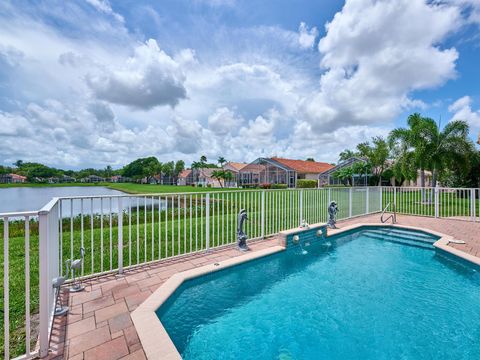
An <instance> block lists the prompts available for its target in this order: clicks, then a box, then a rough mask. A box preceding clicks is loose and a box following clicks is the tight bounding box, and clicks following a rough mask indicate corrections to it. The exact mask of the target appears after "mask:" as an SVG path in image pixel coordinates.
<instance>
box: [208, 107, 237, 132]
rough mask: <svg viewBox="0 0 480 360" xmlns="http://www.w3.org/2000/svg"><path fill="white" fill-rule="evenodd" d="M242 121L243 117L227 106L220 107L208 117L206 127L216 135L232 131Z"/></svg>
mask: <svg viewBox="0 0 480 360" xmlns="http://www.w3.org/2000/svg"><path fill="white" fill-rule="evenodd" d="M242 123H243V119H242V118H241V117H240V116H237V115H235V113H234V112H233V111H232V110H230V109H229V108H227V107H221V108H218V109H216V110H215V112H214V113H213V114H212V115H210V116H209V117H208V128H209V129H210V130H212V131H213V132H214V133H215V134H216V135H226V134H228V133H233V132H234V131H235V129H236V128H239V127H240V126H241V125H242Z"/></svg>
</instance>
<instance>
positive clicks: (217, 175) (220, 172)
mask: <svg viewBox="0 0 480 360" xmlns="http://www.w3.org/2000/svg"><path fill="white" fill-rule="evenodd" d="M224 175H225V173H224V171H223V170H214V171H212V175H211V176H212V178H214V179H217V181H218V182H219V184H220V186H221V187H222V188H223V183H222V180H223V179H224Z"/></svg>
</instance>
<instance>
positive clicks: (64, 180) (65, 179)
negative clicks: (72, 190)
mask: <svg viewBox="0 0 480 360" xmlns="http://www.w3.org/2000/svg"><path fill="white" fill-rule="evenodd" d="M75 181H77V179H75V178H74V177H72V176H68V175H63V176H62V177H61V178H60V182H62V183H72V182H75Z"/></svg>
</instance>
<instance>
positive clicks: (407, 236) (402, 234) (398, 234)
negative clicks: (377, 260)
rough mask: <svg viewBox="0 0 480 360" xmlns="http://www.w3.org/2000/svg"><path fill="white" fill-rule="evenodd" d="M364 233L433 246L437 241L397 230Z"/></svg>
mask: <svg viewBox="0 0 480 360" xmlns="http://www.w3.org/2000/svg"><path fill="white" fill-rule="evenodd" d="M365 233H370V234H375V235H382V236H385V235H386V236H394V237H396V238H399V239H404V240H413V241H418V242H424V243H427V244H433V243H434V242H435V241H437V238H435V237H432V236H429V235H427V234H422V233H417V232H411V231H410V232H409V231H408V230H397V229H385V230H384V229H371V230H367V231H365Z"/></svg>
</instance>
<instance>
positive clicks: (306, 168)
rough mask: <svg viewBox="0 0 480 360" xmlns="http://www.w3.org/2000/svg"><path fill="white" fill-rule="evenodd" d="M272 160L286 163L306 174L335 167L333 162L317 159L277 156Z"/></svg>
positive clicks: (318, 172)
mask: <svg viewBox="0 0 480 360" xmlns="http://www.w3.org/2000/svg"><path fill="white" fill-rule="evenodd" d="M272 160H274V161H276V162H279V163H280V164H282V165H285V166H287V167H289V168H290V169H293V170H295V171H296V172H298V173H305V174H320V173H322V172H324V171H327V170H329V169H331V168H332V167H333V165H331V164H328V163H324V162H317V161H306V160H292V159H283V158H277V157H273V158H272Z"/></svg>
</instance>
